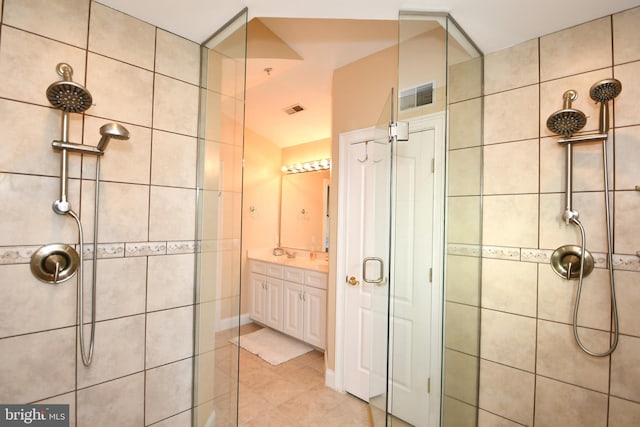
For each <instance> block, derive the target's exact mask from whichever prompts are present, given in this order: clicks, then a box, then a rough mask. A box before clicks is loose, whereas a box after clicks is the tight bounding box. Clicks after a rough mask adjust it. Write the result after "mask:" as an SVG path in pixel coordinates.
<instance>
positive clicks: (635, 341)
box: [611, 335, 640, 402]
mask: <svg viewBox="0 0 640 427" xmlns="http://www.w3.org/2000/svg"><path fill="white" fill-rule="evenodd" d="M638 354H640V338H636V337H629V336H626V335H620V341H619V342H618V347H617V348H616V351H615V352H614V353H613V354H612V355H611V394H612V395H614V396H618V397H622V398H625V399H631V400H634V401H636V402H640V381H639V380H638V379H639V378H640V366H639V365H638Z"/></svg>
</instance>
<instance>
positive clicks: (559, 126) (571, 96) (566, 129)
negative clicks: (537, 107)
mask: <svg viewBox="0 0 640 427" xmlns="http://www.w3.org/2000/svg"><path fill="white" fill-rule="evenodd" d="M577 97H578V93H577V92H576V91H575V90H568V91H566V92H565V93H564V95H562V98H563V100H564V102H563V109H562V110H559V111H556V112H555V113H553V114H552V115H551V116H549V118H548V119H547V128H548V129H549V130H550V131H551V132H553V133H556V134H558V135H564V136H571V135H573V134H574V133H576V132H578V131H579V130H580V129H582V128H583V127H584V126H585V125H586V124H587V116H585V115H584V113H583V112H582V111H580V110H576V109H574V108H571V101H575V100H576V98H577Z"/></svg>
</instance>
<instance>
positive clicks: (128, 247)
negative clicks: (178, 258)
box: [125, 242, 167, 256]
mask: <svg viewBox="0 0 640 427" xmlns="http://www.w3.org/2000/svg"><path fill="white" fill-rule="evenodd" d="M166 253H167V242H127V243H126V244H125V254H126V256H147V255H151V256H153V255H166Z"/></svg>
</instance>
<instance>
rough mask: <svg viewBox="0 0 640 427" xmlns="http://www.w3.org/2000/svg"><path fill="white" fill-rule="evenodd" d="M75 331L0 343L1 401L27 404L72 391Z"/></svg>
mask: <svg viewBox="0 0 640 427" xmlns="http://www.w3.org/2000/svg"><path fill="white" fill-rule="evenodd" d="M75 331H76V329H75V328H65V329H56V330H53V331H47V332H40V333H37V334H29V335H20V336H16V337H12V338H5V339H2V340H0V355H2V356H0V358H1V359H2V363H0V383H2V387H0V401H2V402H16V403H28V402H33V401H36V400H41V399H45V398H47V397H50V396H55V395H58V394H63V393H67V392H69V391H72V390H73V389H74V388H75V360H74V357H73V355H74V353H75V349H76V333H75Z"/></svg>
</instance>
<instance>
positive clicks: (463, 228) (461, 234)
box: [447, 196, 481, 244]
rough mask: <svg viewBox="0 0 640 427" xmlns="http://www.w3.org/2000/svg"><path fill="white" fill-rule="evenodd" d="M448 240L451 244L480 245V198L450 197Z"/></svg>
mask: <svg viewBox="0 0 640 427" xmlns="http://www.w3.org/2000/svg"><path fill="white" fill-rule="evenodd" d="M448 204H449V218H448V219H449V223H448V224H447V236H448V237H447V238H448V241H449V243H467V244H479V243H480V238H481V233H480V212H481V211H480V197H478V196H472V197H450V198H449V200H448Z"/></svg>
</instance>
